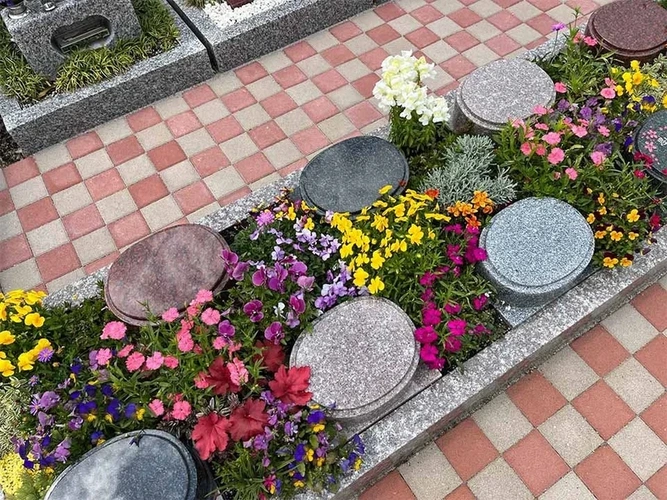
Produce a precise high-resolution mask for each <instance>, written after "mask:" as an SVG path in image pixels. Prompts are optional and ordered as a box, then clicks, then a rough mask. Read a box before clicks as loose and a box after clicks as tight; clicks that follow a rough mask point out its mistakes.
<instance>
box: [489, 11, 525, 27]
mask: <svg viewBox="0 0 667 500" xmlns="http://www.w3.org/2000/svg"><path fill="white" fill-rule="evenodd" d="M486 20H487V21H489V22H490V23H491V24H493V25H494V26H495V27H496V28H498V29H499V30H500V31H507V30H510V29H512V28H514V27H516V26H519V25H520V24H521V21H520V20H519V19H518V18H517V17H516V16H515V15H514V14H512V13H511V12H510V11H508V10H501V11H500V12H496V13H495V14H493V15H492V16H489V17H488V18H487V19H486Z"/></svg>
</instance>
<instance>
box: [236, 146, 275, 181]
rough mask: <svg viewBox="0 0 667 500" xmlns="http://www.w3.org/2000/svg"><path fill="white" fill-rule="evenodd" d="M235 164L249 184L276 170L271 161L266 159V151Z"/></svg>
mask: <svg viewBox="0 0 667 500" xmlns="http://www.w3.org/2000/svg"><path fill="white" fill-rule="evenodd" d="M234 166H235V168H236V170H237V171H238V173H239V174H241V177H243V180H244V181H246V183H247V184H250V183H252V182H255V181H258V180H259V179H261V178H262V177H266V176H267V175H269V174H272V173H273V172H275V171H276V170H275V169H274V168H273V165H271V162H270V161H269V160H267V159H266V156H264V153H255V154H254V155H252V156H249V157H248V158H246V159H244V160H241V161H240V162H238V163H237V164H236V165H234Z"/></svg>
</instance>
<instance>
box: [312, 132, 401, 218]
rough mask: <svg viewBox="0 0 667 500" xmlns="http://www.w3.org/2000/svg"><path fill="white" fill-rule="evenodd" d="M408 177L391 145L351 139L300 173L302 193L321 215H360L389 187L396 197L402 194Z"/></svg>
mask: <svg viewBox="0 0 667 500" xmlns="http://www.w3.org/2000/svg"><path fill="white" fill-rule="evenodd" d="M408 176H409V173H408V162H407V161H406V160H405V158H404V157H403V155H402V154H401V152H400V151H399V150H398V149H397V148H396V146H394V145H393V144H391V143H390V142H389V141H386V140H384V139H380V138H378V137H369V136H366V137H352V138H351V139H347V140H344V141H341V142H339V143H338V144H335V145H333V146H331V147H329V148H327V149H325V150H324V151H322V152H321V153H319V154H318V155H317V156H315V158H313V159H312V160H310V162H309V163H308V165H306V167H305V168H304V169H303V172H302V173H301V178H300V181H299V191H300V193H301V196H302V197H303V199H304V200H305V201H306V202H307V203H308V204H309V205H311V206H314V207H317V208H318V209H319V210H320V211H321V212H326V211H328V210H331V211H332V212H350V213H357V212H359V211H360V210H361V209H362V208H364V207H367V206H370V205H371V204H372V203H373V202H374V201H375V200H377V199H378V197H379V196H380V195H379V190H380V188H382V187H384V186H386V185H387V184H390V185H392V186H393V187H394V189H393V191H392V193H393V194H395V193H397V192H400V191H402V190H403V189H404V186H405V185H406V184H407V180H408Z"/></svg>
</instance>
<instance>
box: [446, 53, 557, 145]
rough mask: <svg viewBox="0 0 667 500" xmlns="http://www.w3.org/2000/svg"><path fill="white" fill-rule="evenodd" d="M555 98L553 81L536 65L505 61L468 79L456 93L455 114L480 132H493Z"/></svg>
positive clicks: (520, 61) (518, 61)
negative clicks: (465, 119)
mask: <svg viewBox="0 0 667 500" xmlns="http://www.w3.org/2000/svg"><path fill="white" fill-rule="evenodd" d="M555 97H556V92H555V90H554V83H553V81H552V80H551V78H549V75H547V74H546V72H545V71H544V70H543V69H542V68H540V67H539V66H538V65H537V64H535V63H533V62H530V61H527V60H525V59H520V58H516V59H508V60H505V59H503V60H500V61H494V62H491V63H489V64H486V65H485V66H482V67H481V68H479V69H477V70H475V71H473V72H472V73H471V74H470V75H468V76H467V77H466V79H465V80H464V81H463V83H462V84H461V88H460V89H459V91H458V92H457V93H456V108H455V113H454V114H455V115H456V114H457V113H458V114H463V116H465V118H467V119H468V120H469V121H470V122H472V123H473V124H474V125H476V126H477V127H478V129H479V131H482V132H486V133H492V132H494V131H497V130H500V129H501V128H502V127H503V126H505V125H506V124H507V122H508V121H509V120H514V119H525V118H528V117H529V116H530V115H532V114H533V110H534V109H535V106H538V105H539V106H545V107H548V106H550V105H551V104H552V103H553V102H554V99H555ZM455 121H457V122H460V121H461V120H460V118H459V119H458V120H455Z"/></svg>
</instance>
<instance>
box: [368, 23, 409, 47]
mask: <svg viewBox="0 0 667 500" xmlns="http://www.w3.org/2000/svg"><path fill="white" fill-rule="evenodd" d="M366 34H367V35H368V36H369V37H371V38H372V39H373V41H374V42H375V43H377V44H378V45H384V44H386V43H389V42H391V41H392V40H396V39H397V38H400V37H401V34H400V33H399V32H398V31H396V30H395V29H394V28H392V27H391V26H389V25H388V24H381V25H380V26H377V27H375V28H373V29H371V30H368V31H367V32H366Z"/></svg>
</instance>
